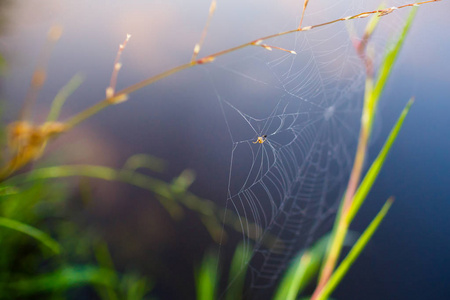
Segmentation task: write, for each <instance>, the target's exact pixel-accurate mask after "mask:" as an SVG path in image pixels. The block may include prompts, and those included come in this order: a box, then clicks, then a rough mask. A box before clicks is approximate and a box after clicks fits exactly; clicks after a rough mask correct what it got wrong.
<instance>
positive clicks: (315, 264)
mask: <svg viewBox="0 0 450 300" xmlns="http://www.w3.org/2000/svg"><path fill="white" fill-rule="evenodd" d="M332 236H333V233H329V234H327V235H325V236H323V237H322V238H320V239H319V240H318V241H317V242H316V243H315V244H314V245H313V246H312V247H311V248H309V249H307V250H306V251H305V252H303V253H300V255H298V257H297V258H296V259H295V260H294V262H293V263H292V264H291V266H290V267H289V269H288V270H287V272H286V273H285V276H284V277H283V279H282V281H281V283H280V284H279V285H278V289H277V291H276V294H275V297H274V298H273V299H274V300H294V299H297V296H298V295H299V294H300V293H301V292H302V291H303V290H304V289H305V288H306V287H307V286H308V284H309V283H310V282H311V281H312V280H313V279H314V278H315V276H316V275H317V273H318V272H319V270H320V266H321V263H322V260H323V257H324V256H325V253H326V251H327V247H328V244H329V241H330V239H331V237H332ZM356 238H357V234H356V233H354V232H351V231H350V232H349V233H348V234H347V236H346V239H345V241H344V245H345V246H351V245H353V244H354V242H355V241H356Z"/></svg>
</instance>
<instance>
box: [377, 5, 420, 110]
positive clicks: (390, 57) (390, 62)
mask: <svg viewBox="0 0 450 300" xmlns="http://www.w3.org/2000/svg"><path fill="white" fill-rule="evenodd" d="M416 13H417V7H413V8H412V9H411V12H410V14H409V16H408V19H407V20H406V23H405V25H404V26H403V30H402V33H401V34H400V36H399V37H398V39H397V41H396V42H395V44H394V45H393V46H392V48H391V49H390V50H388V52H387V53H386V55H385V57H384V59H383V61H382V64H381V67H380V71H379V73H378V78H377V81H376V84H375V87H374V90H373V93H372V97H373V99H374V101H375V102H378V100H379V99H380V96H381V94H382V92H383V90H384V87H385V86H386V82H387V80H388V78H389V75H390V74H391V72H392V68H393V66H394V64H395V61H396V60H397V58H398V54H399V53H400V50H401V48H402V46H403V44H404V42H405V39H406V36H407V35H408V32H409V30H410V29H411V25H412V22H413V21H414V18H415V16H416Z"/></svg>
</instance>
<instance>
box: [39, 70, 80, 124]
mask: <svg viewBox="0 0 450 300" xmlns="http://www.w3.org/2000/svg"><path fill="white" fill-rule="evenodd" d="M82 82H83V76H81V75H80V74H75V76H73V77H72V79H70V81H69V82H68V83H67V84H66V85H65V86H64V87H63V88H62V89H61V90H60V91H59V92H58V94H57V95H56V97H55V99H54V100H53V103H52V106H51V108H50V113H49V114H48V117H47V121H48V122H52V121H56V120H57V119H58V117H59V113H60V112H61V108H62V107H63V105H64V103H65V102H66V100H67V98H68V97H69V96H70V95H72V94H73V92H75V90H76V89H77V88H78V87H79V86H80V85H81V83H82Z"/></svg>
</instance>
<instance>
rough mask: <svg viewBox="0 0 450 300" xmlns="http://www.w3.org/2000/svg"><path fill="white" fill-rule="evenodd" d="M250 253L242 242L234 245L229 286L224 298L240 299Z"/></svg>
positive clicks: (227, 299)
mask: <svg viewBox="0 0 450 300" xmlns="http://www.w3.org/2000/svg"><path fill="white" fill-rule="evenodd" d="M251 254H252V251H251V249H247V248H246V246H245V245H244V243H240V244H239V245H238V246H237V247H236V250H235V251H234V255H233V259H232V261H231V268H230V275H229V276H228V278H229V279H228V283H229V288H228V289H227V292H226V297H225V299H226V300H239V299H242V295H243V290H244V282H245V275H246V274H247V267H248V261H249V260H250V257H251Z"/></svg>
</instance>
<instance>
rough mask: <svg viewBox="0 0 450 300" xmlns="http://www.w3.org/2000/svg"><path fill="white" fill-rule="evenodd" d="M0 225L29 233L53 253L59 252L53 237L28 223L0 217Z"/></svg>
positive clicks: (58, 246) (59, 248) (59, 249)
mask: <svg viewBox="0 0 450 300" xmlns="http://www.w3.org/2000/svg"><path fill="white" fill-rule="evenodd" d="M0 226H3V227H6V228H9V229H13V230H16V231H19V232H22V233H24V234H26V235H29V236H31V237H33V238H35V239H36V240H38V241H39V242H41V243H42V244H43V245H45V246H46V247H48V248H49V249H50V250H52V251H53V252H54V253H55V254H59V253H60V252H61V246H60V245H59V244H58V242H56V241H55V240H54V239H52V238H51V237H50V236H49V235H48V234H46V233H45V232H43V231H41V230H39V229H37V228H35V227H32V226H30V225H27V224H25V223H22V222H19V221H16V220H12V219H8V218H3V217H0Z"/></svg>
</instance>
